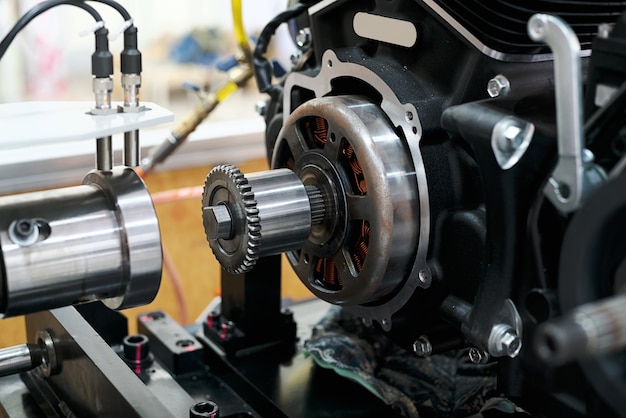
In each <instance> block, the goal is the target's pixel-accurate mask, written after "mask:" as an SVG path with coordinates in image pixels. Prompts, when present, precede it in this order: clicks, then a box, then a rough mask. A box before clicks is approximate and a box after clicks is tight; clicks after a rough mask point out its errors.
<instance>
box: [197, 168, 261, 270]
mask: <svg viewBox="0 0 626 418" xmlns="http://www.w3.org/2000/svg"><path fill="white" fill-rule="evenodd" d="M218 205H223V206H224V207H225V208H226V209H227V210H228V213H229V218H230V219H228V223H229V224H230V228H229V230H230V233H229V234H227V235H226V236H224V237H220V236H213V235H214V234H212V233H211V229H212V228H211V221H212V219H211V216H213V215H212V214H211V213H210V212H209V211H208V210H207V209H209V208H212V207H215V206H218ZM202 207H203V214H202V218H203V224H204V231H205V234H206V235H207V240H208V242H209V245H210V247H211V250H212V251H213V254H215V256H216V257H217V258H218V259H219V260H220V261H221V264H222V266H223V267H224V269H226V270H227V271H228V272H230V273H235V274H243V273H245V272H247V271H249V270H250V269H252V267H254V265H255V264H256V261H257V260H258V258H259V246H260V243H261V222H260V219H259V209H258V208H257V201H256V200H255V198H254V193H253V192H252V187H251V186H250V184H249V182H248V179H247V178H246V177H245V176H244V175H243V173H242V172H241V171H240V170H239V169H238V168H237V167H235V166H233V165H230V164H223V165H218V166H216V167H214V168H213V169H212V170H211V172H210V173H209V175H208V176H207V178H206V181H205V184H204V193H203V195H202ZM232 219H237V220H239V222H232ZM241 221H243V222H241Z"/></svg>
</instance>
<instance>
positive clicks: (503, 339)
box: [487, 324, 522, 358]
mask: <svg viewBox="0 0 626 418" xmlns="http://www.w3.org/2000/svg"><path fill="white" fill-rule="evenodd" d="M487 345H488V347H489V352H490V353H491V354H492V355H494V356H496V357H500V356H508V357H511V358H514V357H516V356H517V355H518V354H519V352H520V350H521V349H522V339H521V338H520V337H519V335H517V331H515V329H514V328H512V327H511V326H510V325H507V324H496V325H494V326H493V328H492V330H491V334H490V335H489V341H488V343H487Z"/></svg>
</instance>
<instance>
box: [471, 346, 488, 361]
mask: <svg viewBox="0 0 626 418" xmlns="http://www.w3.org/2000/svg"><path fill="white" fill-rule="evenodd" d="M469 359H470V361H471V362H472V363H474V364H485V363H487V362H488V361H489V353H487V352H486V351H483V350H481V349H480V348H477V347H472V348H470V349H469Z"/></svg>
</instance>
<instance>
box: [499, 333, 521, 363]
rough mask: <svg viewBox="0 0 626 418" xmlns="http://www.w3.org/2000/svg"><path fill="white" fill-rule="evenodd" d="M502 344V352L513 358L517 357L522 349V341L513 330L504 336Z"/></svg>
mask: <svg viewBox="0 0 626 418" xmlns="http://www.w3.org/2000/svg"><path fill="white" fill-rule="evenodd" d="M501 344H502V351H504V353H505V354H506V355H507V356H509V357H511V358H514V357H517V355H518V354H519V352H520V350H521V349H522V339H521V338H520V337H519V336H518V335H517V333H516V332H515V331H513V330H509V331H507V332H506V333H505V334H504V335H503V336H502V342H501Z"/></svg>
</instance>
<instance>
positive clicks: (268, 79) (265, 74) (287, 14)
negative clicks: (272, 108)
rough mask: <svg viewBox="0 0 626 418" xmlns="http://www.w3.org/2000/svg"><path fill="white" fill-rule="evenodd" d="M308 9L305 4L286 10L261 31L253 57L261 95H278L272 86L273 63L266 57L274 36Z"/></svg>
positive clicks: (275, 88)
mask: <svg viewBox="0 0 626 418" xmlns="http://www.w3.org/2000/svg"><path fill="white" fill-rule="evenodd" d="M307 8H308V7H307V6H306V5H304V4H298V5H296V6H294V7H292V8H290V9H287V10H285V11H284V12H282V13H280V14H278V15H277V16H276V17H274V18H273V19H272V20H270V21H269V23H268V24H267V25H266V26H265V27H264V28H263V30H262V31H261V34H260V35H259V39H258V40H257V42H256V45H255V47H254V54H253V55H252V58H253V59H252V61H253V66H254V77H255V79H256V83H257V87H258V88H259V91H260V92H261V93H269V94H270V95H271V96H273V95H275V94H276V93H277V91H276V90H277V87H276V86H273V85H272V74H273V68H272V63H271V62H270V61H269V60H268V59H267V58H266V57H265V53H266V52H267V48H268V47H269V44H270V40H271V39H272V36H273V35H274V33H275V32H276V29H277V28H278V27H279V26H280V25H281V24H283V23H285V22H287V21H288V20H291V19H293V18H294V17H296V16H298V15H299V14H300V13H302V12H304V11H305V10H306V9H307Z"/></svg>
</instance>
